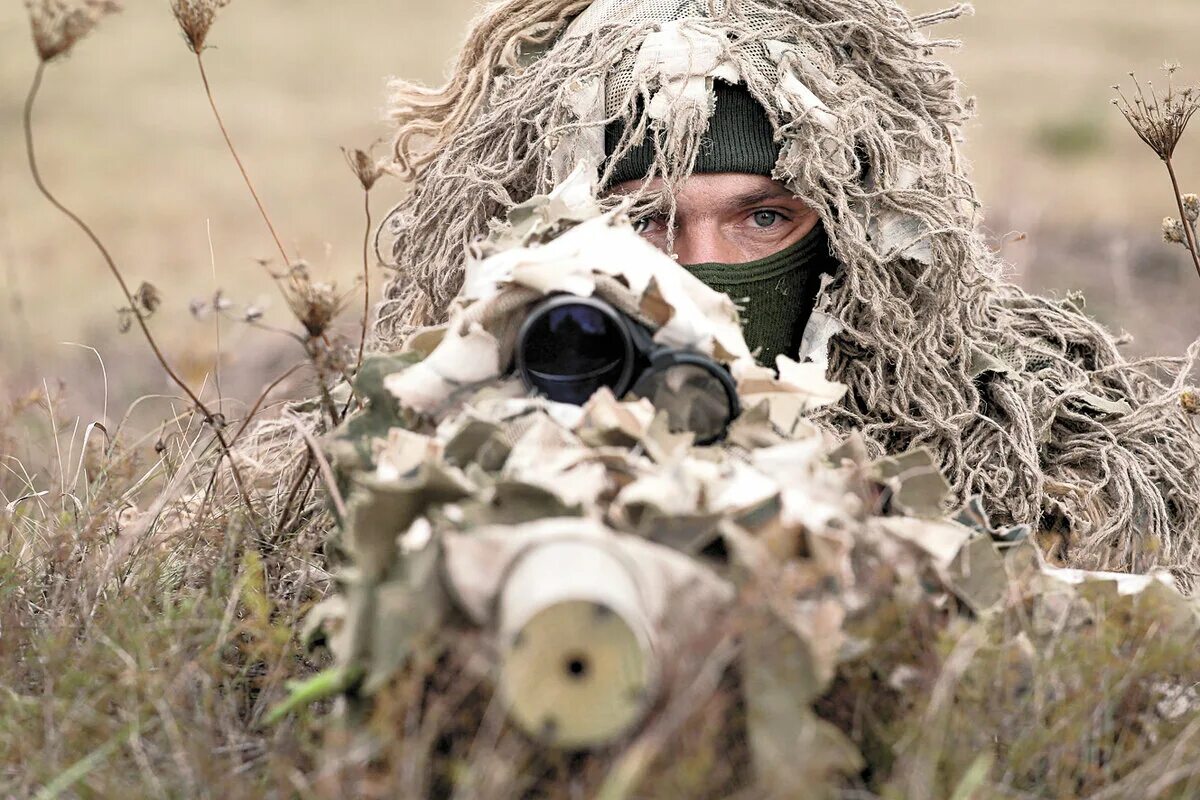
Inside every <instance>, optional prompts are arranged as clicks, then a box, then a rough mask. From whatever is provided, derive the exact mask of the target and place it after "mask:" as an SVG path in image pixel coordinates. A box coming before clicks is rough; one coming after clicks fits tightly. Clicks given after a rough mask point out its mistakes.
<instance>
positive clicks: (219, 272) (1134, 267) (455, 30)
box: [0, 0, 1200, 418]
mask: <svg viewBox="0 0 1200 800" xmlns="http://www.w3.org/2000/svg"><path fill="white" fill-rule="evenodd" d="M128 5H129V6H130V8H129V9H128V10H127V11H126V12H125V13H123V14H121V15H120V16H118V17H115V18H112V19H109V20H107V21H106V22H105V23H104V24H103V25H102V27H101V29H100V30H99V31H98V32H97V33H96V34H94V35H93V36H92V37H90V38H89V39H87V40H86V41H84V42H83V43H82V44H81V45H80V46H79V47H78V48H77V51H76V52H75V53H74V54H73V55H72V56H71V57H70V59H68V60H66V61H65V62H63V63H61V64H54V65H53V66H52V67H51V69H50V70H49V71H48V74H47V76H46V84H45V87H44V90H43V95H42V98H41V100H40V101H39V106H38V109H37V114H36V121H35V124H36V129H37V131H38V151H39V155H40V158H41V161H42V163H43V165H44V170H45V173H46V178H47V180H48V181H49V183H50V184H51V185H52V186H53V187H54V188H55V189H56V190H57V191H58V192H59V193H60V194H61V195H62V196H63V198H64V199H66V200H67V201H68V202H69V203H71V204H73V205H74V206H75V207H76V208H77V209H78V210H79V211H80V212H81V213H82V214H83V216H85V217H86V218H87V219H88V220H89V221H91V222H92V223H93V224H94V225H95V227H96V229H97V231H98V232H99V233H100V234H101V236H102V237H103V238H104V239H105V240H106V241H107V242H108V243H109V244H110V245H111V247H112V249H113V250H114V252H115V254H116V256H117V258H118V261H119V262H120V263H121V264H122V265H123V268H124V269H125V271H126V273H127V275H128V277H129V279H130V280H131V282H134V283H138V282H140V281H142V280H147V281H151V282H153V283H154V284H156V285H157V286H158V287H159V289H160V290H161V292H162V294H163V297H164V303H163V307H162V308H161V309H160V311H159V312H158V314H157V318H156V320H155V322H154V324H155V327H156V330H157V332H158V333H159V335H160V336H161V337H162V339H163V340H164V342H165V344H166V347H167V350H168V353H169V355H170V357H171V358H172V359H173V360H174V361H175V362H176V363H177V364H178V365H179V366H180V369H181V370H182V371H183V372H184V373H185V374H186V375H187V376H188V378H189V380H191V381H192V382H193V383H194V385H196V386H200V385H204V386H205V387H206V389H205V391H206V392H208V394H209V396H215V394H216V392H217V387H216V380H215V378H216V372H214V370H213V367H214V364H216V363H218V358H217V356H218V353H219V364H220V370H219V373H220V378H221V387H220V391H221V395H222V396H224V397H227V398H233V400H231V401H230V402H236V401H237V400H238V399H239V398H240V399H241V400H242V401H245V400H247V399H252V398H253V397H254V396H256V395H257V394H258V392H259V391H260V390H261V389H262V387H263V386H264V385H266V384H267V383H268V382H269V381H270V380H271V379H273V378H274V377H275V376H276V375H278V374H279V373H280V372H281V371H282V368H283V367H286V366H287V365H290V364H292V363H296V362H298V361H300V360H301V354H300V353H299V352H298V350H296V345H295V344H294V343H293V342H292V341H291V340H289V339H287V338H286V337H283V336H280V335H278V334H273V333H271V332H269V331H264V330H259V329H249V328H247V327H246V326H244V325H238V324H232V323H228V322H227V323H223V324H222V326H221V330H220V335H219V337H218V334H217V330H216V327H215V326H214V323H213V321H212V320H211V319H208V320H203V321H197V320H195V319H193V318H192V316H191V315H190V314H189V312H188V305H189V302H190V301H192V300H193V299H196V298H200V297H208V296H211V295H212V293H213V292H214V291H215V290H216V289H218V288H220V289H222V290H223V291H224V293H225V295H226V296H227V297H229V298H230V299H231V300H233V301H234V302H236V303H238V304H261V305H264V306H265V307H266V308H267V312H266V317H265V318H264V321H265V322H266V323H268V324H278V325H287V324H288V322H287V320H288V315H287V312H286V309H285V308H284V307H283V304H282V302H281V301H280V299H279V297H278V295H277V294H276V293H275V291H274V288H273V287H272V286H271V284H270V281H269V279H268V278H267V277H266V275H265V270H264V268H263V267H262V266H261V265H260V264H259V263H258V261H257V260H259V259H270V258H271V255H272V250H273V247H272V244H271V240H270V238H269V236H268V235H267V232H266V230H265V228H264V227H263V226H262V223H261V221H260V220H259V219H258V217H257V215H256V214H255V212H254V208H253V205H252V204H251V200H250V198H249V196H248V195H247V194H246V193H245V191H244V188H243V186H242V185H241V179H240V177H239V175H238V173H237V171H236V169H235V167H234V165H233V163H232V161H231V160H230V159H229V158H228V155H227V154H226V153H225V151H224V148H223V144H222V141H221V139H220V135H219V132H218V130H217V128H216V127H215V125H214V123H213V121H212V119H211V116H210V114H209V111H208V108H207V105H206V101H205V98H204V94H203V92H202V88H201V85H200V81H199V78H198V75H197V72H196V68H195V67H196V65H195V61H194V57H193V56H192V54H191V53H190V52H189V51H188V50H187V49H186V47H185V46H184V44H183V42H182V40H181V37H180V35H179V33H178V31H177V30H176V28H175V23H174V21H173V20H172V18H171V15H170V12H169V9H168V4H167V3H166V2H161V3H129V4H128ZM939 5H942V4H940V3H936V2H932V1H931V0H914V2H913V3H912V6H913V8H914V10H917V11H924V10H929V9H931V8H934V7H937V6H939ZM473 9H474V4H473V3H470V2H464V0H444V1H443V2H440V3H436V4H430V3H423V2H414V0H392V2H383V0H347V2H341V3H328V2H323V1H322V0H258V2H248V1H247V0H242V1H241V2H234V3H232V4H231V5H230V6H229V7H228V8H226V9H224V11H222V13H221V16H220V18H219V19H218V21H217V24H216V26H215V28H214V29H213V32H212V34H211V39H210V42H211V44H212V49H211V50H210V51H209V52H208V53H207V54H206V56H205V58H206V63H207V64H208V67H209V70H210V77H211V79H212V83H213V86H214V90H215V92H216V99H217V103H218V104H219V105H220V107H221V109H222V111H223V112H224V114H225V116H226V120H227V122H228V124H229V128H230V130H231V133H232V135H233V137H234V138H235V140H236V141H237V143H238V146H239V148H240V150H241V153H242V156H243V158H244V160H245V161H246V164H247V166H248V168H249V170H250V172H251V174H252V176H253V177H254V180H255V182H256V183H257V184H258V186H259V188H260V191H261V193H262V195H263V199H264V201H265V203H266V205H267V207H268V208H269V209H270V212H271V214H272V216H273V217H274V219H275V221H276V224H277V226H278V227H279V228H280V231H281V234H282V237H283V239H284V242H285V244H286V245H288V246H289V247H290V248H292V249H294V250H295V251H296V252H299V253H301V254H302V255H303V257H304V258H305V259H306V260H307V261H308V262H309V263H310V264H311V265H312V268H313V270H314V272H315V274H317V275H318V276H321V277H323V278H325V279H329V280H336V281H337V282H338V285H339V287H341V288H342V289H344V290H346V291H348V292H350V291H352V290H354V289H355V288H356V283H355V281H356V277H355V276H356V274H357V272H358V270H359V269H360V260H359V259H360V247H361V236H362V229H363V219H362V208H361V201H362V196H361V190H360V188H359V187H358V185H357V183H356V181H355V179H354V178H353V176H352V175H351V174H350V172H349V170H348V169H347V168H346V165H345V163H344V162H343V160H342V156H341V153H340V152H339V150H338V148H339V147H340V146H364V145H366V144H368V143H370V142H371V141H372V140H373V139H375V138H377V137H381V136H385V135H386V126H385V125H384V124H383V123H382V122H381V118H382V107H383V105H384V103H385V95H386V92H385V78H386V77H387V76H389V75H400V76H404V77H407V78H416V79H420V80H424V81H435V80H437V79H438V78H439V77H440V76H441V74H442V73H443V71H444V70H445V68H446V65H447V64H448V63H449V61H450V59H451V58H452V54H453V52H454V50H455V48H456V46H457V44H458V42H459V40H460V37H461V35H462V29H463V24H464V22H465V21H466V20H467V19H468V18H469V16H470V14H471V13H472V12H473ZM1197 33H1200V4H1197V3H1195V2H1194V0H1156V2H1154V3H1153V4H1131V3H1125V2H1106V3H1096V2H1092V1H1091V0H1056V2H1053V3H1045V2H1036V1H1035V0H982V1H981V2H980V3H979V4H978V11H977V14H976V15H975V16H974V17H973V18H970V19H966V20H962V21H959V22H955V23H953V24H950V25H948V26H944V28H943V29H940V30H939V31H938V32H937V34H938V35H944V36H950V37H956V38H961V39H962V40H964V42H965V45H966V46H965V47H964V48H963V49H961V50H955V51H947V55H946V57H947V58H948V59H949V60H950V61H951V62H952V63H953V64H954V65H956V66H957V67H958V68H959V69H960V72H961V76H962V78H963V80H964V82H965V84H966V89H967V91H968V93H971V94H974V95H977V96H978V99H979V116H978V119H977V120H976V121H975V122H974V123H972V125H971V126H970V128H969V130H968V131H967V134H968V142H967V144H966V149H965V152H966V153H967V155H968V157H969V158H970V159H971V161H972V163H973V165H974V172H975V175H976V177H977V179H978V183H979V187H980V192H981V195H982V197H983V199H984V201H985V203H986V204H987V205H986V211H987V215H988V227H989V229H990V230H991V231H992V232H993V233H994V234H995V235H996V237H997V241H998V242H999V241H1001V240H1002V239H1003V237H1004V235H1005V234H1007V233H1008V232H1009V231H1021V232H1024V233H1026V234H1028V235H1027V236H1026V237H1025V238H1024V239H1023V240H1020V241H1008V242H1007V243H1005V244H1004V245H1003V247H1004V253H1005V255H1006V257H1007V258H1008V259H1009V260H1011V262H1012V263H1013V265H1014V273H1013V275H1014V279H1015V280H1018V281H1019V282H1021V283H1023V284H1026V285H1028V286H1031V287H1034V288H1037V289H1039V290H1044V291H1048V292H1056V293H1063V292H1065V291H1067V290H1071V289H1083V290H1084V291H1086V292H1087V294H1088V296H1089V298H1090V308H1091V309H1092V311H1093V312H1094V313H1095V314H1096V315H1097V316H1098V317H1100V318H1101V319H1103V320H1104V321H1105V322H1107V323H1108V324H1110V325H1111V326H1112V327H1114V328H1124V329H1126V330H1128V331H1129V332H1131V333H1133V334H1134V335H1135V337H1136V341H1135V343H1134V344H1133V345H1132V346H1131V351H1132V352H1135V353H1139V354H1142V353H1151V352H1160V351H1162V352H1172V353H1178V352H1180V351H1181V350H1182V349H1183V348H1184V347H1186V345H1187V344H1188V343H1189V342H1190V341H1192V340H1193V339H1194V338H1195V337H1196V336H1197V335H1200V303H1197V302H1196V298H1197V297H1200V279H1198V278H1197V276H1196V275H1195V274H1194V273H1193V272H1192V267H1191V266H1190V263H1189V262H1188V261H1187V260H1186V259H1185V254H1184V252H1183V251H1182V250H1180V249H1176V248H1169V247H1168V246H1167V245H1165V244H1163V243H1161V242H1160V241H1158V227H1159V222H1160V220H1161V219H1162V217H1163V216H1165V215H1167V214H1169V213H1171V212H1172V210H1173V209H1172V205H1171V198H1170V195H1169V192H1168V187H1167V182H1166V175H1165V172H1164V171H1163V170H1162V167H1161V165H1160V164H1159V163H1158V162H1157V160H1156V159H1155V158H1154V156H1153V155H1152V154H1151V153H1150V152H1149V151H1148V150H1146V149H1145V148H1144V147H1143V146H1142V145H1141V144H1140V142H1138V141H1137V140H1136V138H1135V137H1134V135H1133V134H1132V132H1131V131H1129V130H1128V129H1127V128H1126V127H1125V123H1124V121H1123V120H1122V119H1121V117H1120V116H1119V114H1118V113H1117V112H1116V110H1115V109H1114V108H1112V106H1111V105H1109V102H1108V101H1109V98H1110V97H1111V96H1112V90H1111V89H1110V86H1111V85H1112V84H1114V83H1117V82H1121V81H1124V82H1126V83H1128V76H1127V74H1126V73H1127V72H1128V71H1130V70H1136V71H1137V72H1138V74H1139V75H1140V76H1144V77H1148V78H1157V77H1159V73H1158V67H1159V66H1160V65H1161V64H1162V62H1163V61H1165V60H1170V61H1174V60H1185V63H1184V69H1183V71H1182V73H1181V77H1182V79H1183V80H1185V81H1187V80H1189V79H1190V80H1193V81H1195V80H1200V63H1187V62H1186V59H1187V58H1188V56H1189V53H1191V52H1194V47H1195V45H1194V42H1195V41H1196V37H1197ZM1189 43H1190V45H1191V46H1190V47H1189ZM34 66H35V61H34V56H33V52H32V48H31V47H30V44H29V32H28V26H27V22H26V19H25V15H24V9H23V8H22V6H21V4H18V3H6V4H5V5H4V6H3V7H2V8H0V76H2V78H0V132H2V133H0V276H2V277H0V281H2V283H0V285H2V287H3V288H2V290H0V302H2V303H3V309H4V310H3V313H2V314H0V395H9V396H15V395H19V394H21V393H23V392H26V391H28V390H29V389H31V388H34V387H39V386H41V385H42V382H43V381H46V382H47V384H49V385H53V384H54V383H56V382H57V381H60V380H61V381H64V382H65V383H66V385H67V387H68V389H67V395H68V397H69V402H70V403H71V408H73V409H74V410H76V411H78V412H80V413H83V414H85V415H90V416H95V417H97V418H98V417H99V416H100V415H101V414H102V413H103V401H104V400H105V399H106V400H107V407H108V409H109V415H110V416H111V415H112V414H113V409H121V408H124V407H126V406H127V405H128V404H129V403H130V402H131V401H133V400H134V398H137V397H139V396H142V395H146V394H155V393H160V392H166V391H168V390H169V386H168V384H167V383H166V381H165V380H164V379H163V377H162V375H161V374H160V372H159V371H158V370H157V368H156V367H155V366H154V365H153V363H152V362H151V361H150V360H149V359H148V357H147V353H146V349H145V345H144V342H143V341H142V340H141V339H140V338H139V337H137V336H135V335H133V334H129V335H120V334H118V332H117V313H116V309H117V308H118V307H119V306H120V305H121V303H120V298H119V295H118V294H117V292H116V288H115V286H114V285H113V284H112V282H111V279H110V277H109V276H108V275H107V273H106V272H105V271H104V268H103V264H102V263H101V262H100V261H99V260H98V259H97V257H96V255H95V253H94V251H92V250H91V249H90V247H89V245H88V244H87V242H86V241H85V240H84V238H83V237H82V236H81V235H80V234H79V233H78V232H77V231H75V230H74V229H72V228H71V227H69V225H68V224H67V223H66V222H65V220H63V219H62V218H61V217H60V216H58V215H57V214H55V213H54V212H53V210H52V209H51V208H50V207H49V206H48V205H47V204H46V203H45V201H44V200H42V199H41V198H40V197H39V196H38V195H37V194H36V193H35V190H34V187H33V184H32V181H31V180H30V178H29V174H28V170H27V168H26V166H25V161H24V150H23V141H22V136H21V132H20V118H21V106H22V103H23V101H24V95H25V92H26V90H27V88H28V81H29V79H30V78H31V76H32V74H33V69H34ZM1180 161H1181V171H1182V177H1183V181H1184V183H1185V188H1189V187H1190V188H1193V189H1197V190H1200V129H1198V130H1197V132H1195V133H1194V134H1193V138H1192V139H1191V140H1190V141H1185V143H1184V146H1183V148H1182V150H1181V158H1180ZM400 192H401V188H400V187H399V186H397V185H396V183H395V182H394V181H393V182H388V181H384V182H382V183H381V184H380V185H379V187H377V189H376V191H375V193H374V194H373V196H372V205H373V208H374V210H375V213H376V215H378V214H380V213H381V212H383V211H384V210H385V209H386V208H387V207H388V205H389V204H390V203H391V202H392V201H394V200H395V199H396V198H397V197H398V196H399V193H400ZM1011 238H1016V237H1010V239H1011ZM998 246H999V245H998ZM268 266H270V267H276V268H277V267H278V266H279V265H278V264H277V263H274V264H269V265H268ZM381 279H382V275H381V274H380V272H379V271H375V272H373V280H374V281H375V282H376V284H378V282H380V281H381ZM349 297H351V298H353V299H351V300H349V302H350V304H351V306H352V307H355V306H358V305H359V303H360V301H359V300H358V296H357V295H355V294H351V295H349ZM346 319H347V321H348V322H349V323H354V322H356V320H357V313H356V312H348V313H347V314H346ZM218 342H219V346H218ZM67 343H79V344H86V345H89V346H92V347H95V348H96V349H97V350H98V351H99V355H100V356H101V358H102V359H103V361H104V364H105V368H106V372H107V392H106V391H105V381H104V374H103V373H102V372H101V369H100V366H99V364H98V362H97V358H96V355H95V354H93V353H92V352H90V351H88V350H85V349H83V348H81V347H76V346H73V345H71V344H67ZM300 389H301V387H299V386H297V390H298V391H299V390H300ZM150 405H151V406H153V403H151V404H150ZM154 413H160V414H161V410H160V411H156V412H154ZM152 416H153V414H151V415H150V417H152Z"/></svg>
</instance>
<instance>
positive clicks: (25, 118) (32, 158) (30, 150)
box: [22, 61, 254, 525]
mask: <svg viewBox="0 0 1200 800" xmlns="http://www.w3.org/2000/svg"><path fill="white" fill-rule="evenodd" d="M45 71H46V62H45V61H39V62H38V66H37V70H36V71H35V72H34V74H33V82H32V83H31V84H30V87H29V94H28V95H27V96H26V98H25V108H24V113H23V115H22V123H23V126H24V130H25V153H26V156H27V158H28V160H29V171H30V173H31V174H32V175H33V182H34V184H36V185H37V188H38V191H39V192H41V194H42V196H43V197H45V198H46V200H48V201H49V202H50V204H51V205H52V206H54V207H55V208H57V209H58V210H59V211H60V212H62V214H63V215H65V216H66V217H67V218H68V219H69V220H71V221H72V222H74V223H75V225H76V226H77V227H78V228H79V229H80V230H81V231H83V233H84V234H85V235H86V236H87V237H88V239H90V240H91V242H92V244H93V245H95V246H96V249H97V250H99V251H100V255H101V256H102V257H103V259H104V263H105V264H106V265H107V266H108V271H109V272H111V273H112V276H113V278H115V279H116V281H117V285H119V286H120V287H121V292H122V293H123V294H124V295H125V302H126V303H127V304H128V306H129V309H130V313H131V314H133V318H134V319H135V320H136V321H137V324H138V327H139V328H141V330H142V334H143V335H144V336H145V338H146V342H147V344H149V345H150V349H151V350H152V351H153V352H154V357H155V358H156V359H158V363H159V365H160V366H162V368H163V371H164V372H166V373H167V376H168V377H169V378H170V379H171V381H172V382H173V383H174V384H175V385H176V386H178V387H179V389H180V390H181V391H182V392H183V393H184V394H185V395H187V398H188V400H190V401H191V403H192V406H193V407H194V408H195V409H196V410H197V411H199V412H200V414H201V416H202V417H203V419H204V421H205V422H207V423H208V424H209V425H210V426H211V427H212V430H213V434H214V435H215V436H216V439H217V441H218V442H219V443H220V445H221V451H222V455H224V456H228V455H229V443H228V441H227V440H226V439H225V434H224V433H222V432H221V425H222V424H223V421H222V420H221V419H220V417H219V415H214V414H213V413H212V411H210V410H209V408H208V406H206V405H205V404H204V402H203V401H202V400H201V399H200V398H199V397H198V396H197V395H196V393H195V392H193V391H192V389H191V388H190V387H189V386H188V385H187V383H186V382H184V380H183V378H181V377H179V375H178V374H177V373H176V372H175V370H174V369H172V368H171V365H170V364H169V363H168V362H167V359H166V356H164V355H163V353H162V350H160V349H159V347H158V342H156V341H155V339H154V336H153V334H151V333H150V327H149V326H148V325H147V324H146V318H145V316H144V315H143V314H142V310H141V308H140V307H139V305H138V303H137V302H135V301H134V298H133V292H131V291H130V290H129V285H128V284H127V283H126V282H125V277H124V276H123V275H122V274H121V270H120V269H118V268H117V264H116V262H115V261H114V260H113V257H112V254H110V253H109V252H108V248H107V247H105V246H104V243H103V242H101V241H100V237H98V236H97V235H96V233H95V232H94V231H93V230H92V229H91V227H90V226H89V225H88V224H87V223H86V222H84V221H83V219H82V218H81V217H80V216H79V215H78V214H76V213H75V212H74V211H72V210H71V209H69V208H67V207H66V206H65V205H63V204H62V202H61V201H59V199H58V198H57V197H56V196H55V195H54V193H53V192H51V191H50V189H49V188H48V187H47V186H46V184H45V182H44V181H43V180H42V173H41V170H40V169H39V168H38V163H37V156H36V154H35V151H34V146H33V106H34V103H35V102H36V100H37V96H38V91H39V90H40V89H41V86H42V77H43V75H44V74H45ZM229 467H230V471H231V472H232V474H233V480H234V483H236V484H237V490H238V495H239V496H240V497H241V499H242V502H243V503H245V505H246V509H247V511H248V512H249V513H250V516H251V518H250V520H249V521H250V524H251V525H253V524H254V521H253V516H254V507H253V506H252V505H251V504H250V498H249V497H248V496H247V494H246V491H245V486H244V484H243V482H242V476H241V473H240V471H239V470H238V468H237V464H235V463H234V460H233V458H230V459H229Z"/></svg>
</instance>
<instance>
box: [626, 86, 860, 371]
mask: <svg viewBox="0 0 1200 800" xmlns="http://www.w3.org/2000/svg"><path fill="white" fill-rule="evenodd" d="M714 88H715V93H716V103H715V106H714V110H713V114H712V116H711V117H710V119H709V126H708V132H707V133H706V134H705V135H704V139H703V141H702V144H701V147H700V152H699V154H698V155H697V157H696V167H695V169H694V171H693V172H694V173H703V174H711V173H717V172H740V173H743V174H748V175H766V176H767V177H770V176H771V174H772V172H773V170H774V169H775V162H776V161H777V160H778V158H779V143H778V142H776V141H775V135H774V131H773V130H772V128H771V122H770V120H769V119H768V118H767V113H766V111H765V110H764V109H763V107H762V106H761V105H759V103H758V102H757V101H756V100H755V99H754V98H753V97H752V96H751V95H750V92H749V91H748V90H747V89H746V87H745V86H744V85H742V84H738V85H730V84H728V83H724V82H722V81H716V82H715V87H714ZM623 131H624V129H623V126H622V125H621V124H620V123H613V124H610V125H609V126H608V128H607V129H606V130H605V147H606V150H607V152H610V153H611V152H612V151H613V150H614V149H615V148H616V147H617V144H618V142H619V141H620V139H621V134H622V133H623ZM653 160H654V143H653V141H651V140H650V137H647V138H646V139H645V140H643V141H642V142H641V144H639V145H637V146H636V147H634V148H633V149H631V150H630V151H629V152H628V154H626V156H625V157H624V158H622V159H621V161H620V162H619V163H618V164H617V165H616V167H615V168H614V169H613V176H612V179H611V184H613V185H615V184H618V183H622V182H624V181H628V180H636V179H639V178H644V177H645V176H646V174H647V173H648V172H649V170H650V165H651V163H653ZM836 266H837V264H836V262H835V261H834V259H833V257H832V255H830V252H829V240H828V238H827V237H826V235H825V229H824V228H823V227H822V226H821V225H820V224H818V225H817V227H816V228H814V229H813V230H812V232H810V233H809V234H808V235H806V236H805V237H804V238H803V239H801V240H800V241H798V242H796V243H795V244H793V245H791V246H790V247H788V248H786V249H784V250H781V251H779V252H778V253H774V254H773V255H770V256H767V257H766V258H762V259H759V260H757V261H751V262H748V263H743V264H718V263H713V264H689V265H685V266H684V268H685V269H686V270H687V271H688V272H690V273H692V274H693V275H695V276H696V277H697V278H699V279H700V280H702V281H704V283H706V284H707V285H708V286H710V287H712V288H713V289H715V290H717V291H719V292H724V293H725V294H727V295H729V297H730V298H732V299H733V301H734V302H735V303H737V304H738V307H739V308H740V309H741V315H742V329H743V331H744V333H745V335H746V344H748V345H749V346H750V350H751V352H754V351H755V350H757V358H758V362H759V363H760V364H763V365H764V366H769V367H774V366H775V357H776V356H778V355H787V356H790V357H795V356H796V354H797V352H798V351H799V349H800V341H801V338H802V336H803V334H804V328H805V326H806V325H807V324H808V319H809V317H810V316H811V315H812V310H813V306H814V304H815V303H816V298H817V292H818V291H819V290H820V286H821V275H822V274H825V273H833V271H834V270H835V269H836Z"/></svg>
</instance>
